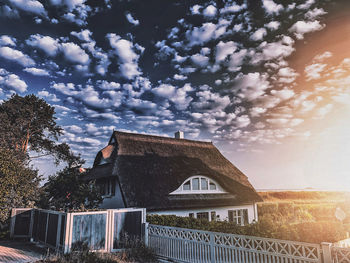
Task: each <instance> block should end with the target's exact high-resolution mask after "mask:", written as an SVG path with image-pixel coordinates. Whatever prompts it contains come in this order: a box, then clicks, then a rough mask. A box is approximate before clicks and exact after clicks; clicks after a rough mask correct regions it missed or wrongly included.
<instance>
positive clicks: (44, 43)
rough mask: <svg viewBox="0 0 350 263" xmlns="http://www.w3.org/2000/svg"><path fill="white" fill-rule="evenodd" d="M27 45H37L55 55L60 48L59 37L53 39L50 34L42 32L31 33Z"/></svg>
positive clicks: (47, 52) (50, 54) (48, 53)
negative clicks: (45, 34) (43, 34)
mask: <svg viewBox="0 0 350 263" xmlns="http://www.w3.org/2000/svg"><path fill="white" fill-rule="evenodd" d="M26 43H27V45H29V46H32V47H37V48H39V49H41V50H43V51H44V52H45V53H46V54H47V55H49V56H51V57H53V56H55V55H56V54H57V52H58V50H59V43H58V40H57V39H53V38H52V37H49V36H42V35H40V34H36V35H31V36H30V38H29V39H27V40H26Z"/></svg>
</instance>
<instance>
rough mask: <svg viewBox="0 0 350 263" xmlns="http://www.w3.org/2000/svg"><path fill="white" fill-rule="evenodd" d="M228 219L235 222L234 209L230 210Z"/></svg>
mask: <svg viewBox="0 0 350 263" xmlns="http://www.w3.org/2000/svg"><path fill="white" fill-rule="evenodd" d="M228 221H230V222H233V211H232V210H229V211H228Z"/></svg>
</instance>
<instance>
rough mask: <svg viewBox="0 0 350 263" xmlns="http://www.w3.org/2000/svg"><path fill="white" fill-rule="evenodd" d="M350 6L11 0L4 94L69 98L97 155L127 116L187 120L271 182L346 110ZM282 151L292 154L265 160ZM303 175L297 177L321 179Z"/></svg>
mask: <svg viewBox="0 0 350 263" xmlns="http://www.w3.org/2000/svg"><path fill="white" fill-rule="evenodd" d="M348 5H349V4H348V3H347V2H346V1H317V0H306V1H304V0H303V1H295V2H291V1H277V0H261V1H166V0H153V1H109V0H105V1H102V0H101V1H86V0H48V1H41V0H6V1H4V0H1V1H0V100H6V99H7V98H9V96H11V94H13V93H18V94H20V95H25V94H31V93H33V94H36V95H37V96H39V97H42V98H44V99H45V100H46V101H47V102H48V103H50V104H51V105H53V106H55V108H56V112H57V117H58V123H59V124H60V125H61V126H62V127H63V128H64V129H65V134H64V135H63V136H62V137H61V138H60V140H61V141H65V142H67V143H68V144H70V145H71V147H72V149H73V150H74V151H76V152H78V153H81V154H82V156H83V157H84V158H85V159H86V160H87V161H88V162H87V166H89V165H91V160H92V159H93V158H94V156H95V154H96V153H97V151H98V150H99V149H100V148H102V147H104V145H105V144H106V143H107V142H108V138H109V137H110V135H111V133H112V131H113V129H116V130H123V131H130V132H142V133H149V134H159V135H165V136H173V133H174V132H175V131H177V130H182V131H184V132H185V136H186V138H189V139H201V140H212V141H214V143H215V144H216V145H217V146H218V148H219V149H220V150H221V151H222V152H223V153H224V154H225V156H227V157H228V158H229V159H230V160H231V161H233V162H234V163H235V164H237V165H238V167H239V168H241V169H242V170H243V171H244V172H246V173H247V175H248V176H249V177H250V178H251V180H252V181H253V184H255V185H256V186H257V187H264V188H267V187H268V186H269V185H268V183H266V182H268V181H269V180H266V179H265V178H266V176H267V177H268V176H271V177H270V179H271V181H274V179H273V178H277V177H278V172H277V171H278V168H282V166H281V164H282V163H283V164H285V165H287V166H288V165H290V171H291V172H290V173H292V174H293V173H295V162H296V159H295V158H297V156H300V154H299V151H301V149H302V145H305V141H307V142H308V143H309V144H310V145H311V146H310V150H309V151H311V152H312V151H313V149H314V148H313V147H314V143H315V140H316V138H318V137H317V136H319V135H320V131H323V129H325V128H326V127H328V126H329V125H328V124H327V123H328V121H329V119H334V116H338V115H337V114H338V113H344V107H346V106H344V105H346V103H345V101H347V99H346V98H347V97H346V96H348V95H347V94H348V90H347V88H346V85H345V86H344V82H341V83H340V82H339V79H343V80H344V81H345V80H346V78H347V74H348V68H347V66H346V65H347V64H346V63H349V62H347V61H346V58H347V55H348V54H347V52H344V50H345V46H346V45H347V44H348V42H346V41H345V40H344V41H343V38H342V37H343V36H344V32H338V31H339V25H340V23H339V21H341V22H342V23H345V24H346V25H347V24H348V22H349V18H348V16H347V15H346V13H345V12H344V11H343V10H348ZM330 25H331V26H330ZM344 28H345V27H344ZM333 30H334V31H333ZM344 30H345V29H344ZM332 32H335V33H334V36H333V35H332V34H333V33H332ZM346 33H348V32H346ZM330 36H331V37H330ZM333 37H334V40H335V39H337V40H338V41H337V42H336V41H333V42H332V39H333ZM339 39H340V42H341V43H342V45H343V46H344V48H343V49H342V47H339ZM316 40H317V41H316ZM326 42H327V44H324V45H322V43H326ZM349 64H350V63H349ZM344 65H345V66H344ZM336 80H338V82H336ZM332 81H333V82H332ZM335 82H336V83H335ZM345 83H346V82H345ZM334 87H336V88H334ZM349 96H350V95H349ZM344 103H345V104H344ZM332 114H333V115H332ZM327 118H328V119H327ZM317 140H321V139H317ZM311 142H312V143H311ZM290 147H291V148H290ZM311 149H312V150H311ZM281 151H289V153H293V154H292V155H293V157H291V160H279V161H276V163H277V164H274V163H271V165H270V166H273V169H272V170H271V171H270V172H268V171H267V172H265V173H261V172H260V170H261V169H260V167H261V164H267V163H269V161H267V157H266V156H269V157H270V158H269V160H271V159H274V158H277V156H278V155H279V154H277V153H276V152H281ZM42 163H46V161H45V160H43V161H42ZM40 165H41V166H40ZM39 166H40V167H42V166H43V165H42V164H39ZM44 166H45V165H44ZM46 166H47V165H46ZM283 167H284V166H283ZM46 168H47V167H46ZM307 171H308V173H309V170H307ZM299 172H300V171H299ZM304 172H305V171H302V172H301V175H299V177H298V178H299V179H301V178H302V176H304V175H303V173H304ZM312 173H314V172H312ZM315 174H316V173H315ZM315 176H316V175H315ZM298 182H300V180H296V181H295V182H294V183H291V184H290V187H303V186H310V182H308V181H306V182H302V183H299V184H298ZM282 186H283V182H282V181H280V182H278V183H275V184H274V185H272V186H271V187H282ZM323 186H325V185H324V184H322V185H319V186H317V187H323Z"/></svg>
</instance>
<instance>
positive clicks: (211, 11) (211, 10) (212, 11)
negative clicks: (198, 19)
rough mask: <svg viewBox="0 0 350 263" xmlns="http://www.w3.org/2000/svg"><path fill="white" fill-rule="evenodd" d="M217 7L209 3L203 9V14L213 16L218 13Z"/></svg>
mask: <svg viewBox="0 0 350 263" xmlns="http://www.w3.org/2000/svg"><path fill="white" fill-rule="evenodd" d="M216 12H217V9H216V7H215V6H213V5H208V6H207V7H206V8H204V10H203V15H204V16H206V17H213V16H215V15H216Z"/></svg>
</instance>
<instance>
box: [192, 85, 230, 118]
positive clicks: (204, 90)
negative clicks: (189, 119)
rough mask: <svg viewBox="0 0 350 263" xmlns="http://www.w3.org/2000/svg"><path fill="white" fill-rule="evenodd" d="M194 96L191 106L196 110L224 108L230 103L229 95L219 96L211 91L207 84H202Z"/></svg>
mask: <svg viewBox="0 0 350 263" xmlns="http://www.w3.org/2000/svg"><path fill="white" fill-rule="evenodd" d="M196 97H197V100H196V101H195V102H192V106H193V107H194V109H196V110H202V111H206V112H209V111H220V110H224V109H225V108H226V107H227V106H228V105H229V104H230V103H231V100H230V98H229V96H220V94H218V93H214V92H212V89H211V88H210V87H209V86H202V87H201V88H200V91H198V92H196Z"/></svg>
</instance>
